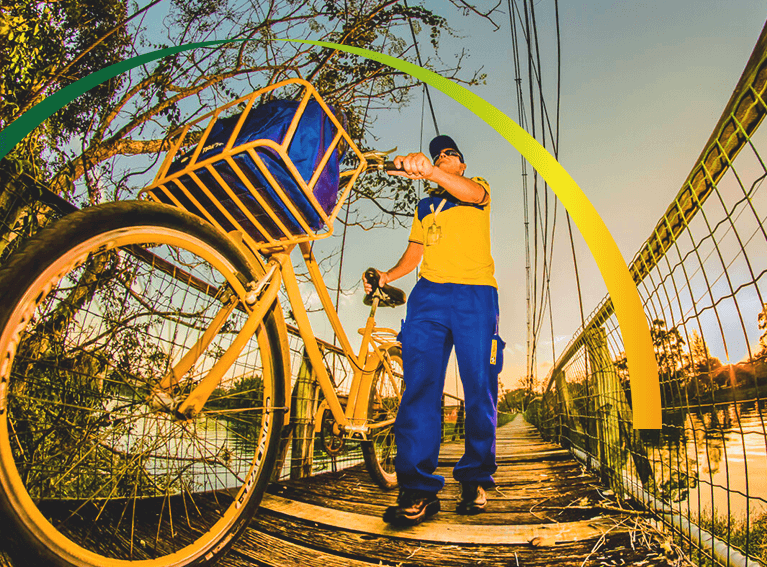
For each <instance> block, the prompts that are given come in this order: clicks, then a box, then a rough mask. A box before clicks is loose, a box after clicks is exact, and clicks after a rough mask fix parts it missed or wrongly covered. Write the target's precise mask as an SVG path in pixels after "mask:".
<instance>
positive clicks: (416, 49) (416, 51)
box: [403, 0, 439, 136]
mask: <svg viewBox="0 0 767 567" xmlns="http://www.w3.org/2000/svg"><path fill="white" fill-rule="evenodd" d="M403 3H404V5H405V8H406V9H407V10H408V14H407V21H408V23H409V24H410V33H411V35H412V36H413V46H414V47H415V55H416V57H417V58H418V66H419V67H423V61H421V50H420V49H418V40H417V39H416V37H415V27H414V26H413V20H412V19H411V18H410V13H409V12H410V7H409V6H408V5H407V0H403ZM423 86H424V89H425V90H426V98H427V99H428V100H429V110H431V119H432V120H433V121H434V131H435V132H436V133H437V136H439V126H437V115H436V114H435V113H434V105H433V104H432V103H431V93H430V92H429V86H428V85H427V84H426V83H423Z"/></svg>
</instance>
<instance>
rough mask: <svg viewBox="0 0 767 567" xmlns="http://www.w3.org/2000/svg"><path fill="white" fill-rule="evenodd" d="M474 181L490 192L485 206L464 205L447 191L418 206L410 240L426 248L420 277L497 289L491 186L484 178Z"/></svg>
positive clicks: (424, 200)
mask: <svg viewBox="0 0 767 567" xmlns="http://www.w3.org/2000/svg"><path fill="white" fill-rule="evenodd" d="M471 179H472V181H476V182H477V183H479V184H480V185H482V187H484V188H485V190H486V191H487V195H488V197H487V199H486V202H485V203H484V204H482V205H476V204H473V203H464V202H462V201H459V200H458V199H456V198H455V197H453V196H452V195H450V194H449V193H448V192H446V191H443V192H441V193H438V194H431V195H429V196H428V197H426V198H424V199H421V201H420V202H419V203H418V207H417V208H416V211H415V218H414V219H413V227H412V228H411V229H410V238H409V240H410V242H415V243H417V244H423V262H422V263H421V272H420V274H421V276H423V277H424V278H426V279H427V280H429V281H432V282H435V283H458V284H471V285H491V286H493V287H496V288H497V287H498V284H497V283H496V281H495V277H494V275H493V274H494V273H495V264H494V263H493V258H492V256H491V255H490V186H489V185H488V184H487V181H485V180H484V179H482V178H481V177H472V178H471ZM443 200H444V203H443Z"/></svg>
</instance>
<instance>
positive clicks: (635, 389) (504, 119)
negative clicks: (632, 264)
mask: <svg viewBox="0 0 767 567" xmlns="http://www.w3.org/2000/svg"><path fill="white" fill-rule="evenodd" d="M233 41H247V40H223V41H208V42H202V43H193V44H186V45H182V46H177V47H171V48H167V49H162V50H159V51H153V52H151V53H147V54H144V55H139V56H137V57H133V58H131V59H128V60H126V61H123V62H121V63H117V64H115V65H111V66H110V67H107V68H105V69H102V70H100V71H97V72H95V73H93V74H91V75H89V76H88V77H85V78H83V79H80V80H79V81H77V82H75V83H73V84H72V85H69V86H68V87H65V88H64V89H61V90H60V91H58V92H56V93H54V94H53V95H51V96H50V97H48V98H46V99H45V100H43V101H42V102H40V103H39V104H37V105H36V106H35V107H33V108H32V109H30V110H29V111H28V112H26V113H25V114H24V115H22V116H21V117H19V118H18V119H17V120H15V121H14V122H13V123H11V124H10V125H8V126H7V127H6V128H5V129H4V130H3V131H2V132H0V159H2V158H3V157H5V155H6V154H7V153H8V152H9V151H11V149H13V147H14V146H15V145H16V144H17V143H18V142H20V141H21V140H22V139H23V138H24V137H25V136H26V135H27V134H28V133H29V132H31V131H32V130H34V129H35V128H36V127H37V126H38V125H40V124H41V123H42V122H43V121H44V120H45V119H47V118H48V117H49V116H51V115H52V114H53V113H55V112H56V111H58V110H59V109H60V108H62V107H64V106H65V105H66V104H68V103H69V102H71V101H72V100H74V99H75V98H77V97H78V96H80V95H81V94H83V93H85V92H87V91H88V90H90V89H92V88H93V87H95V86H97V85H99V84H101V83H103V82H104V81H107V80H109V79H111V78H112V77H115V76H117V75H119V74H121V73H124V72H126V71H129V70H130V69H133V68H134V67H137V66H139V65H143V64H145V63H148V62H150V61H154V60H156V59H161V58H163V57H167V56H169V55H173V54H175V53H180V52H183V51H187V50H190V49H197V48H200V47H212V46H215V45H221V44H223V43H230V42H233ZM279 41H292V42H295V43H305V44H309V45H316V46H319V47H326V48H330V49H336V50H339V51H346V52H348V53H353V54H355V55H359V56H361V57H365V58H368V59H372V60H374V61H378V62H380V63H383V64H385V65H388V66H390V67H393V68H395V69H398V70H400V71H403V72H405V73H408V74H409V75H411V76H413V77H415V78H416V79H418V80H420V81H423V82H424V83H426V84H428V85H430V86H432V87H434V88H435V89H438V90H439V91H441V92H442V93H444V94H446V95H447V96H449V97H450V98H452V99H453V100H455V101H456V102H458V103H459V104H461V105H463V106H464V107H466V108H467V109H468V110H470V111H471V112H473V113H474V114H475V115H476V116H477V117H479V118H481V119H482V120H483V121H484V122H485V123H486V124H488V125H489V126H490V127H491V128H493V129H494V130H495V131H496V132H498V133H499V134H500V135H501V136H503V137H504V138H505V139H506V140H507V141H508V142H509V143H510V144H511V145H512V146H514V148H516V149H517V151H519V152H520V153H521V154H522V156H523V157H524V158H525V159H526V160H527V161H528V162H529V163H530V164H531V165H532V166H533V167H534V168H535V170H536V171H537V172H538V173H539V174H540V175H541V176H542V177H543V178H544V179H545V180H546V182H547V183H548V185H549V187H551V189H552V190H553V191H554V193H556V195H557V197H558V198H559V200H560V201H561V202H562V204H563V205H564V207H565V209H567V211H568V212H569V213H570V216H571V217H572V219H573V221H574V222H575V224H576V226H577V227H578V229H579V230H580V231H581V234H582V235H583V238H584V239H585V241H586V244H587V245H588V247H589V250H590V251H591V254H592V255H593V256H594V259H595V260H596V262H597V266H598V267H599V271H600V273H601V274H602V278H603V279H604V281H605V284H606V285H607V290H608V292H609V294H610V297H611V299H612V302H613V306H614V307H615V315H616V317H617V319H618V324H619V325H620V329H621V335H622V337H623V344H624V348H625V351H626V358H627V361H628V364H629V368H630V382H631V395H632V406H633V409H634V411H633V414H634V415H633V417H634V428H635V429H660V428H661V404H660V384H659V380H658V366H657V363H656V361H655V353H654V350H653V344H652V338H651V335H650V328H649V326H648V324H647V319H646V318H645V315H644V310H643V308H642V302H641V299H640V297H639V292H638V290H637V287H636V285H635V284H634V281H633V279H632V278H631V274H630V273H629V271H628V268H627V266H626V262H625V260H624V259H623V256H622V255H621V253H620V250H619V249H618V246H617V244H616V243H615V241H614V240H613V238H612V236H611V235H610V232H609V231H608V230H607V226H606V225H605V223H604V222H603V221H602V219H601V217H600V216H599V214H598V213H597V211H596V209H595V208H594V206H593V205H592V204H591V203H590V202H589V200H588V198H587V197H586V195H584V193H583V191H581V189H580V188H579V187H578V185H577V184H576V183H575V181H574V180H573V178H572V177H570V175H569V174H568V173H567V171H565V169H564V168H563V167H562V166H561V165H560V164H559V163H558V162H557V160H556V159H554V157H553V156H552V155H551V154H550V153H549V152H548V151H546V149H545V148H543V146H541V145H540V144H539V143H538V142H537V141H536V140H535V139H534V138H533V137H532V136H530V135H529V134H528V133H527V132H525V131H524V130H523V129H522V128H521V127H520V126H519V125H518V124H516V123H515V122H514V121H513V120H512V119H511V118H509V117H508V116H506V115H505V114H504V113H503V112H501V111H500V110H498V109H497V108H495V107H494V106H493V105H492V104H490V103H488V102H487V101H485V100H484V99H482V98H481V97H479V96H477V95H475V94H474V93H472V92H471V91H469V90H468V89H466V88H464V87H462V86H460V85H458V84H455V83H453V82H451V81H450V80H448V79H445V78H443V77H441V76H440V75H438V74H436V73H434V72H432V71H429V70H427V69H423V68H421V67H419V66H417V65H414V64H412V63H408V62H407V61H402V60H400V59H397V58H395V57H391V56H388V55H384V54H382V53H377V52H375V51H370V50H367V49H361V48H357V47H349V46H346V45H338V44H334V43H328V42H322V41H307V40H279Z"/></svg>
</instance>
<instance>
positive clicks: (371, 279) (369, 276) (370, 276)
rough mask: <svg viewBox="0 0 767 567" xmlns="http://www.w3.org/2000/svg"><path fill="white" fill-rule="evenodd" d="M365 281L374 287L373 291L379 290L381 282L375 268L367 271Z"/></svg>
mask: <svg viewBox="0 0 767 567" xmlns="http://www.w3.org/2000/svg"><path fill="white" fill-rule="evenodd" d="M365 279H366V280H367V282H368V283H369V284H370V285H371V286H372V287H373V291H375V290H377V289H378V287H379V286H378V282H379V281H380V277H379V275H378V272H377V271H376V270H375V268H368V269H367V270H365Z"/></svg>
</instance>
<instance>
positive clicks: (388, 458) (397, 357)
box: [362, 345, 405, 490]
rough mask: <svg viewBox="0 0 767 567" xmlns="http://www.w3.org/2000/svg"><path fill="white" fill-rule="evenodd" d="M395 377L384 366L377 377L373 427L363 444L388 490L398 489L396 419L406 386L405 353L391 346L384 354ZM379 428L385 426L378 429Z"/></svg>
mask: <svg viewBox="0 0 767 567" xmlns="http://www.w3.org/2000/svg"><path fill="white" fill-rule="evenodd" d="M384 358H385V359H386V360H387V362H388V364H389V367H390V368H391V373H390V372H389V371H387V369H386V367H385V366H384V365H383V364H380V365H379V366H378V368H377V369H376V371H375V374H374V375H373V385H372V386H371V388H370V401H369V402H368V422H369V423H370V424H371V425H372V428H371V433H370V435H369V439H368V440H367V441H363V442H362V455H363V457H364V458H365V466H366V468H367V470H368V472H369V473H370V476H371V477H372V478H373V480H374V481H375V482H376V483H377V484H378V485H379V486H380V487H381V488H384V489H386V490H390V489H392V488H395V487H396V486H397V473H396V472H395V470H394V457H396V456H397V444H396V442H395V440H394V423H393V421H394V419H395V418H396V417H397V411H398V410H399V403H400V400H401V399H402V391H403V390H404V388H405V382H404V381H403V380H402V349H401V348H400V347H399V346H398V345H391V346H390V347H388V348H387V349H386V350H384ZM378 424H385V425H383V426H381V427H376V425H378Z"/></svg>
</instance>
